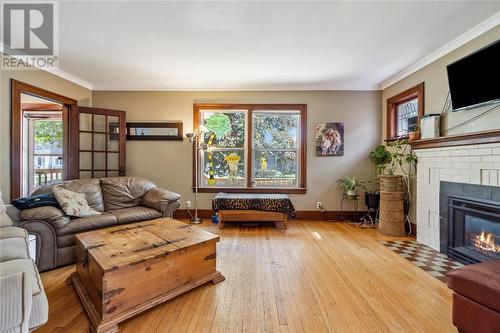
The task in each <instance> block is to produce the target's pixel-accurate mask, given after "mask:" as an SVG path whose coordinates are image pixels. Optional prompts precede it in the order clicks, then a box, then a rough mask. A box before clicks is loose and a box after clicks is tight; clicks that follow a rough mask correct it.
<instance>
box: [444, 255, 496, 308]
mask: <svg viewBox="0 0 500 333" xmlns="http://www.w3.org/2000/svg"><path fill="white" fill-rule="evenodd" d="M446 276H447V282H448V287H449V288H450V289H452V290H453V291H455V292H456V293H458V294H460V295H462V296H465V297H467V298H469V299H471V300H473V301H475V302H477V303H479V304H482V305H484V306H486V307H489V308H490V309H493V310H495V311H497V312H500V278H499V277H500V259H498V260H491V261H487V262H483V263H480V264H474V265H468V266H465V267H461V268H457V269H454V270H451V271H449V272H448V274H447V275H446Z"/></svg>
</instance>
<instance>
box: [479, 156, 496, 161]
mask: <svg viewBox="0 0 500 333" xmlns="http://www.w3.org/2000/svg"><path fill="white" fill-rule="evenodd" d="M481 161H483V162H500V155H491V156H483V157H482V158H481Z"/></svg>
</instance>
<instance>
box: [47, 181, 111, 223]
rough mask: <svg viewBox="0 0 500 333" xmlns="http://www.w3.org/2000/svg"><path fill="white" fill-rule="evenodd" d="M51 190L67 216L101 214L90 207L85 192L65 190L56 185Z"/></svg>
mask: <svg viewBox="0 0 500 333" xmlns="http://www.w3.org/2000/svg"><path fill="white" fill-rule="evenodd" d="M52 192H53V193H54V196H55V197H56V199H57V202H58V203H59V205H60V206H61V209H62V210H63V211H64V213H65V214H66V215H68V216H75V217H85V216H90V215H97V214H101V213H99V212H98V211H96V210H95V209H92V208H91V207H90V206H89V204H88V202H87V199H85V194H83V193H77V192H73V191H70V190H66V189H63V188H60V187H57V186H54V187H53V188H52Z"/></svg>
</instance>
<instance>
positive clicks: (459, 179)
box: [451, 176, 470, 183]
mask: <svg viewBox="0 0 500 333" xmlns="http://www.w3.org/2000/svg"><path fill="white" fill-rule="evenodd" d="M451 180H452V181H454V182H459V183H470V177H469V176H451Z"/></svg>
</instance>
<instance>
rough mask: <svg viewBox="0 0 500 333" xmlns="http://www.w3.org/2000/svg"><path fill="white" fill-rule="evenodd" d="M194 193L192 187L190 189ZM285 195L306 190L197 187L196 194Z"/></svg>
mask: <svg viewBox="0 0 500 333" xmlns="http://www.w3.org/2000/svg"><path fill="white" fill-rule="evenodd" d="M192 189H193V192H194V187H193V188H192ZM219 192H225V193H285V194H305V193H306V192H307V188H299V187H294V188H280V187H262V188H255V187H199V188H198V193H219Z"/></svg>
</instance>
